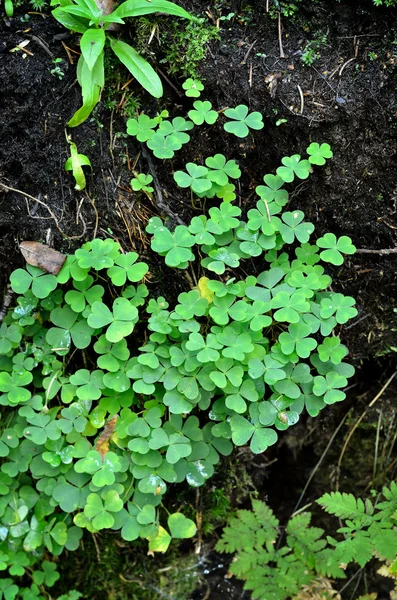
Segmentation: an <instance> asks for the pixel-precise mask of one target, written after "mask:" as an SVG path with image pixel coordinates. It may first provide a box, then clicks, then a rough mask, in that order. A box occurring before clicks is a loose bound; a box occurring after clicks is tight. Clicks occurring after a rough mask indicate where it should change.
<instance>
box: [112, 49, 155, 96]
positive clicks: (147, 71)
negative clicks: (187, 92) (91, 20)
mask: <svg viewBox="0 0 397 600" xmlns="http://www.w3.org/2000/svg"><path fill="white" fill-rule="evenodd" d="M110 45H111V48H112V50H113V52H114V53H115V55H116V56H117V58H118V59H119V60H120V61H121V62H122V63H123V65H124V66H126V67H127V69H128V70H129V72H130V73H131V75H133V76H134V77H135V79H136V80H137V81H138V82H139V83H140V84H141V86H142V87H143V88H145V90H146V91H147V92H149V94H151V95H152V96H154V97H155V98H160V97H161V96H162V95H163V86H162V85H161V81H160V77H159V76H158V75H157V73H156V71H155V70H154V69H153V67H152V66H151V65H150V64H149V63H148V62H147V60H145V59H144V58H143V57H142V56H141V55H140V54H138V52H137V51H136V50H134V48H132V47H131V46H129V45H128V44H126V43H125V42H120V41H116V40H112V39H110Z"/></svg>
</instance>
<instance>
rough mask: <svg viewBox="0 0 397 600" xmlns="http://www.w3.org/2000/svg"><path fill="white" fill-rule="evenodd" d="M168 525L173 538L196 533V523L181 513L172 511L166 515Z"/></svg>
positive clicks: (185, 536)
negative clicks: (172, 512)
mask: <svg viewBox="0 0 397 600" xmlns="http://www.w3.org/2000/svg"><path fill="white" fill-rule="evenodd" d="M168 527H169V530H170V533H171V535H172V537H173V538H176V539H187V538H191V537H193V536H194V535H195V534H196V531H197V527H196V524H195V523H194V522H193V521H192V520H191V519H187V518H186V517H185V516H184V515H182V514H181V513H174V514H172V515H170V516H169V517H168Z"/></svg>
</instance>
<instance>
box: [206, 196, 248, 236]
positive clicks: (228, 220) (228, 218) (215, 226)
mask: <svg viewBox="0 0 397 600" xmlns="http://www.w3.org/2000/svg"><path fill="white" fill-rule="evenodd" d="M209 214H210V217H211V219H210V224H211V230H210V231H211V233H214V234H217V235H219V234H222V233H226V232H228V231H230V230H231V229H235V228H236V227H238V226H239V224H240V221H239V220H238V219H237V218H236V217H239V216H240V215H241V209H240V208H239V207H238V206H234V205H233V204H230V203H229V202H222V203H221V204H220V206H219V208H217V207H216V206H213V207H212V208H210V210H209Z"/></svg>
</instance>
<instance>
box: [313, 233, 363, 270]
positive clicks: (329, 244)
mask: <svg viewBox="0 0 397 600" xmlns="http://www.w3.org/2000/svg"><path fill="white" fill-rule="evenodd" d="M316 243H317V246H318V247H319V248H327V250H323V251H322V252H320V258H321V259H322V260H324V261H325V262H329V263H331V264H333V265H337V266H339V265H341V264H343V260H344V259H343V256H342V254H354V253H355V251H356V247H355V246H353V244H352V241H351V239H350V238H349V237H348V236H347V235H342V237H340V238H339V239H337V237H336V235H335V234H333V233H326V234H325V235H324V236H323V237H321V238H319V239H318V240H317V242H316Z"/></svg>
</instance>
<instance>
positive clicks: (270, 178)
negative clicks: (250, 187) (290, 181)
mask: <svg viewBox="0 0 397 600" xmlns="http://www.w3.org/2000/svg"><path fill="white" fill-rule="evenodd" d="M263 181H264V182H265V183H266V185H265V186H264V185H258V186H257V187H256V188H255V191H256V193H257V194H258V196H260V197H261V199H262V200H266V202H268V203H269V204H270V203H271V202H275V203H276V204H278V206H285V205H286V204H287V202H288V192H287V190H284V189H280V188H282V186H283V185H284V180H283V179H282V178H281V177H280V176H279V175H265V176H264V178H263Z"/></svg>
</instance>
